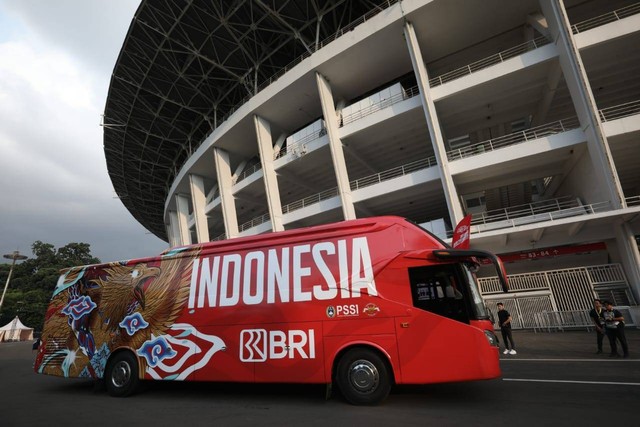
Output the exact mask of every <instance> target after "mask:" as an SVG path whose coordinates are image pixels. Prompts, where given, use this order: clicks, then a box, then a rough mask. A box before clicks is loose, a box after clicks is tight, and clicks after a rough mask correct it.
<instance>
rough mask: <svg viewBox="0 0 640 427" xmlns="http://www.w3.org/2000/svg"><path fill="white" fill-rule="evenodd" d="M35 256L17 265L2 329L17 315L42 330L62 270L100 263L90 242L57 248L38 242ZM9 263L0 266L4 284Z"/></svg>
mask: <svg viewBox="0 0 640 427" xmlns="http://www.w3.org/2000/svg"><path fill="white" fill-rule="evenodd" d="M31 251H32V252H33V255H34V257H33V258H29V259H27V260H25V261H24V262H22V263H19V264H16V266H15V268H14V270H13V276H12V277H11V284H10V285H9V290H8V291H7V295H6V297H5V301H4V304H3V306H2V312H0V326H2V325H5V324H6V323H9V322H10V321H11V320H12V319H13V318H14V317H15V316H16V315H18V316H20V318H21V319H22V322H23V323H24V324H25V325H27V326H30V327H32V328H34V329H35V330H36V331H41V330H42V325H43V323H44V315H45V312H46V310H47V304H48V302H49V299H50V298H51V295H52V293H53V289H54V288H55V286H56V283H57V281H58V277H59V275H60V270H62V269H63V268H68V267H73V266H77V265H87V264H97V263H99V262H100V260H99V259H98V258H95V257H94V256H93V255H91V247H90V245H89V244H88V243H68V244H67V245H65V246H63V247H61V248H59V249H56V248H55V246H53V245H52V244H50V243H44V242H41V241H40V240H37V241H35V242H34V243H33V245H31ZM9 267H10V264H0V281H2V284H4V283H5V282H6V280H7V276H8V274H9Z"/></svg>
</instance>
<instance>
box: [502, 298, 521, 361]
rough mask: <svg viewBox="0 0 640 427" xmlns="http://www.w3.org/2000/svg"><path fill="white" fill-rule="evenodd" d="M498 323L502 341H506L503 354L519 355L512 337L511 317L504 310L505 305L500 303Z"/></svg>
mask: <svg viewBox="0 0 640 427" xmlns="http://www.w3.org/2000/svg"><path fill="white" fill-rule="evenodd" d="M498 323H499V324H500V332H502V340H503V341H504V351H503V352H502V353H503V354H517V353H516V344H515V343H514V342H513V337H512V336H511V315H510V314H509V312H508V311H507V310H505V309H504V304H502V303H501V302H499V303H498Z"/></svg>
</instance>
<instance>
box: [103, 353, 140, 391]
mask: <svg viewBox="0 0 640 427" xmlns="http://www.w3.org/2000/svg"><path fill="white" fill-rule="evenodd" d="M104 383H105V386H106V388H107V392H108V393H109V394H110V395H111V396H114V397H125V396H129V395H130V394H131V393H133V392H134V391H135V389H136V387H137V386H138V361H137V360H136V357H135V356H134V355H133V354H132V353H129V352H128V351H123V352H121V353H117V354H116V355H114V356H113V358H112V359H111V360H110V361H109V364H108V365H107V370H106V372H105V376H104Z"/></svg>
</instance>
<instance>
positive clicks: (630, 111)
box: [598, 100, 640, 122]
mask: <svg viewBox="0 0 640 427" xmlns="http://www.w3.org/2000/svg"><path fill="white" fill-rule="evenodd" d="M598 113H599V114H600V120H602V121H603V122H608V121H610V120H617V119H621V118H623V117H628V116H633V115H636V114H640V100H638V101H631V102H627V103H626V104H621V105H616V106H614V107H607V108H603V109H602V110H598Z"/></svg>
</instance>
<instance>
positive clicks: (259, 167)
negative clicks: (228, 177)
mask: <svg viewBox="0 0 640 427" xmlns="http://www.w3.org/2000/svg"><path fill="white" fill-rule="evenodd" d="M259 170H262V163H256V164H255V165H253V166H251V167H250V168H248V169H245V170H244V171H242V173H241V174H240V176H238V179H236V180H235V181H234V183H233V184H234V185H235V184H237V183H239V182H240V181H242V180H243V179H245V178H247V177H248V176H250V175H253V174H254V173H256V172H258V171H259Z"/></svg>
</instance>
